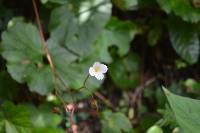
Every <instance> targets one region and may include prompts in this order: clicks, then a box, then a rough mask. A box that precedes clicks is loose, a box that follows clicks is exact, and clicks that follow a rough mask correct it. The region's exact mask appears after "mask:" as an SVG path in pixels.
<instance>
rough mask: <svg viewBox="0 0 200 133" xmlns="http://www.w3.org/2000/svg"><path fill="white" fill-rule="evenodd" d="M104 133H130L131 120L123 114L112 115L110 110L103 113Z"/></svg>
mask: <svg viewBox="0 0 200 133" xmlns="http://www.w3.org/2000/svg"><path fill="white" fill-rule="evenodd" d="M101 124H102V133H122V132H130V131H131V130H132V125H131V123H130V121H129V119H128V118H127V117H126V116H125V115H124V114H122V113H120V112H117V113H112V112H111V111H110V110H106V111H103V113H102V120H101Z"/></svg>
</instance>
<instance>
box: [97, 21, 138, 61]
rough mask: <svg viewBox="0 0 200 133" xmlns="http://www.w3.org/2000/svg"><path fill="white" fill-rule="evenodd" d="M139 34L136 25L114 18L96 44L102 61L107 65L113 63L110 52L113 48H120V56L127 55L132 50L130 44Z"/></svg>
mask: <svg viewBox="0 0 200 133" xmlns="http://www.w3.org/2000/svg"><path fill="white" fill-rule="evenodd" d="M137 32H138V28H137V26H136V24H134V23H132V22H129V21H124V22H123V21H120V20H118V19H117V18H112V19H111V20H110V21H109V23H108V24H107V26H106V28H105V29H104V31H103V32H102V34H101V35H100V37H99V38H98V40H97V42H96V47H97V50H98V52H99V53H98V54H99V56H100V60H101V61H103V62H107V63H111V62H112V58H111V57H110V54H109V51H108V49H109V47H111V46H117V47H118V48H119V49H118V54H119V55H120V56H124V55H125V54H127V53H128V51H129V48H130V42H131V40H132V39H133V38H134V36H135V34H136V33H137Z"/></svg>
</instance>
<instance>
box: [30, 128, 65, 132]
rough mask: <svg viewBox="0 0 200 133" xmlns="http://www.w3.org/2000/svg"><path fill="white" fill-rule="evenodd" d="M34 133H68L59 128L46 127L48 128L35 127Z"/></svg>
mask: <svg viewBox="0 0 200 133" xmlns="http://www.w3.org/2000/svg"><path fill="white" fill-rule="evenodd" d="M33 133H67V132H65V131H63V130H61V129H58V128H52V127H46V128H35V129H33Z"/></svg>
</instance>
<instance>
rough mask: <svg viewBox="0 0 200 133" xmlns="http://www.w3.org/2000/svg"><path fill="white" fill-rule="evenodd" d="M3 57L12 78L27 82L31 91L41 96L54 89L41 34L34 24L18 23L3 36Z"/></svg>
mask: <svg viewBox="0 0 200 133" xmlns="http://www.w3.org/2000/svg"><path fill="white" fill-rule="evenodd" d="M2 48H3V52H2V56H3V58H4V59H6V61H7V64H6V66H7V69H8V72H9V73H10V74H11V76H12V78H14V79H15V80H16V81H18V82H20V83H24V82H27V83H28V86H29V87H30V90H31V91H34V92H37V93H39V94H41V95H44V94H47V93H49V92H51V90H52V89H53V82H52V81H53V80H52V74H51V72H50V71H51V70H50V67H49V65H46V64H45V62H44V61H43V58H44V57H45V55H44V52H43V49H42V44H41V41H40V37H39V32H38V30H37V29H36V27H35V26H33V25H32V24H30V23H29V24H26V23H24V22H22V21H16V22H15V23H13V25H12V26H11V27H9V28H8V30H7V31H4V32H3V34H2Z"/></svg>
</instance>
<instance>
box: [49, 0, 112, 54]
mask: <svg viewBox="0 0 200 133" xmlns="http://www.w3.org/2000/svg"><path fill="white" fill-rule="evenodd" d="M79 4H80V5H81V6H80V7H79V9H78V11H77V12H76V13H74V12H73V11H72V10H70V8H69V7H68V6H67V5H65V6H61V7H58V8H56V9H54V10H53V11H52V14H51V18H50V31H51V38H52V39H53V40H54V41H56V42H58V43H59V44H60V45H62V46H64V47H66V48H67V49H68V50H70V51H71V52H73V53H75V54H76V55H78V56H81V57H83V56H87V55H89V54H90V53H91V51H92V44H93V43H94V42H95V40H96V39H97V37H98V35H99V34H100V32H101V31H102V29H103V27H104V26H105V24H106V23H107V21H108V20H109V18H110V14H111V3H110V2H109V0H100V1H99V0H94V1H82V3H79Z"/></svg>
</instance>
